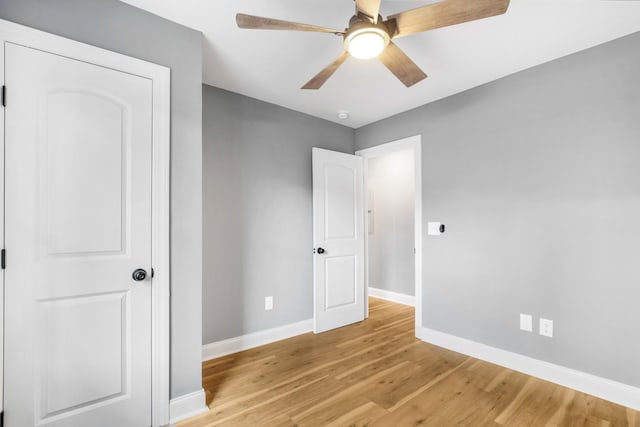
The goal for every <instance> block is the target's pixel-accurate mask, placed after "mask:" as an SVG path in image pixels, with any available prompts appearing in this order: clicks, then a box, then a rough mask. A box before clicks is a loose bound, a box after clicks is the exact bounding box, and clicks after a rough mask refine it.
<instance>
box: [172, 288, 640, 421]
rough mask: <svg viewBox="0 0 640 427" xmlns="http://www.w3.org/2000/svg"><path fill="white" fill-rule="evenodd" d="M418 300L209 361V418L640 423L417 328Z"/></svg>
mask: <svg viewBox="0 0 640 427" xmlns="http://www.w3.org/2000/svg"><path fill="white" fill-rule="evenodd" d="M413 328H414V317H413V309H412V308H410V307H406V306H403V305H399V304H394V303H390V302H386V301H383V300H380V299H375V298H371V299H370V316H369V318H368V319H367V320H365V321H364V322H360V323H357V324H355V325H350V326H347V327H344V328H340V329H336V330H333V331H329V332H325V333H323V334H319V335H314V334H311V333H309V334H304V335H300V336H297V337H294V338H291V339H288V340H284V341H280V342H277V343H273V344H269V345H266V346H263V347H258V348H255V349H252V350H247V351H243V352H240V353H236V354H232V355H229V356H225V357H221V358H219V359H214V360H210V361H207V362H205V363H204V364H203V367H202V369H203V371H202V374H203V375H202V376H203V385H204V388H205V390H206V393H207V404H208V405H209V408H210V409H211V410H210V412H208V413H206V414H203V415H199V416H197V417H194V418H191V419H189V420H186V421H184V422H182V423H180V424H178V427H204V426H260V427H294V426H300V427H306V426H336V427H342V426H370V427H395V426H436V427H441V426H454V425H455V426H474V427H475V426H478V427H492V426H493V427H495V426H509V427H512V426H513V427H519V426H633V427H640V413H639V412H636V411H632V410H631V409H628V408H625V407H622V406H619V405H615V404H613V403H610V402H607V401H604V400H601V399H597V398H595V397H592V396H589V395H586V394H583V393H579V392H577V391H574V390H570V389H567V388H565V387H561V386H558V385H555V384H552V383H549V382H546V381H542V380H539V379H536V378H533V377H530V376H527V375H524V374H521V373H518V372H515V371H512V370H509V369H505V368H502V367H500V366H496V365H492V364H490V363H487V362H483V361H480V360H477V359H474V358H471V357H467V356H465V355H462V354H459V353H455V352H452V351H449V350H445V349H442V348H439V347H436V346H433V345H430V344H427V343H424V342H421V341H419V340H417V339H416V338H415V337H414V332H413V331H414V329H413Z"/></svg>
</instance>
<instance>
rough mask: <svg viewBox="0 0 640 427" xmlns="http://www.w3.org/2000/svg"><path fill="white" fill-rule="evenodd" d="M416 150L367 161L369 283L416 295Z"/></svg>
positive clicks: (381, 287)
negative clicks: (414, 153)
mask: <svg viewBox="0 0 640 427" xmlns="http://www.w3.org/2000/svg"><path fill="white" fill-rule="evenodd" d="M414 161H415V159H414V155H413V150H403V151H398V152H395V153H389V154H386V155H383V156H379V157H372V158H369V159H368V160H367V197H368V210H369V211H370V212H369V229H368V239H367V240H368V248H367V250H368V251H367V258H368V270H369V275H368V279H369V286H370V287H372V288H377V289H383V290H385V291H392V292H397V293H400V294H405V295H414V294H415V265H414V255H413V250H414V247H415V244H414V241H415V231H414V222H415V221H414V217H415V174H414V169H415V167H414Z"/></svg>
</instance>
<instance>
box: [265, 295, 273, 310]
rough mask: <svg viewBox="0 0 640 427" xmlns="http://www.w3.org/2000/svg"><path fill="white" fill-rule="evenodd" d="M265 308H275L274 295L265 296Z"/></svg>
mask: <svg viewBox="0 0 640 427" xmlns="http://www.w3.org/2000/svg"><path fill="white" fill-rule="evenodd" d="M264 309H265V310H273V297H264Z"/></svg>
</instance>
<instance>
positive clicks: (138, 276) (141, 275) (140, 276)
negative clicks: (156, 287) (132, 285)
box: [131, 268, 147, 282]
mask: <svg viewBox="0 0 640 427" xmlns="http://www.w3.org/2000/svg"><path fill="white" fill-rule="evenodd" d="M131 277H133V280H135V281H136V282H140V281H142V280H144V279H146V278H147V272H146V271H144V270H143V269H142V268H139V269H137V270H136V271H134V272H133V274H131Z"/></svg>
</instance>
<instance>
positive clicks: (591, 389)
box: [416, 328, 640, 411]
mask: <svg viewBox="0 0 640 427" xmlns="http://www.w3.org/2000/svg"><path fill="white" fill-rule="evenodd" d="M416 335H417V337H418V338H419V339H421V340H422V341H426V342H428V343H431V344H434V345H437V346H439V347H444V348H447V349H449V350H453V351H456V352H458V353H463V354H467V355H469V356H472V357H475V358H477V359H481V360H484V361H487V362H491V363H494V364H496V365H500V366H504V367H506V368H509V369H513V370H515V371H519V372H523V373H525V374H527V375H531V376H534V377H538V378H541V379H543V380H546V381H550V382H553V383H556V384H560V385H562V386H565V387H569V388H572V389H574V390H578V391H581V392H583V393H587V394H590V395H592V396H596V397H599V398H601V399H605V400H608V401H610V402H614V403H617V404H619V405H623V406H626V407H629V408H632V409H635V410H637V411H638V410H640V388H637V387H633V386H630V385H627V384H623V383H620V382H617V381H613V380H609V379H606V378H602V377H597V376H595V375H592V374H587V373H585V372H581V371H576V370H574V369H570V368H565V367H564V366H559V365H554V364H553V363H549V362H545V361H542V360H538V359H533V358H531V357H527V356H523V355H521V354H517V353H512V352H510V351H506V350H501V349H499V348H495V347H491V346H488V345H485V344H480V343H477V342H475V341H471V340H468V339H465V338H460V337H456V336H454V335H449V334H446V333H444V332H440V331H436V330H433V329H429V328H422V330H421V331H420V332H419V333H417V334H416Z"/></svg>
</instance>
